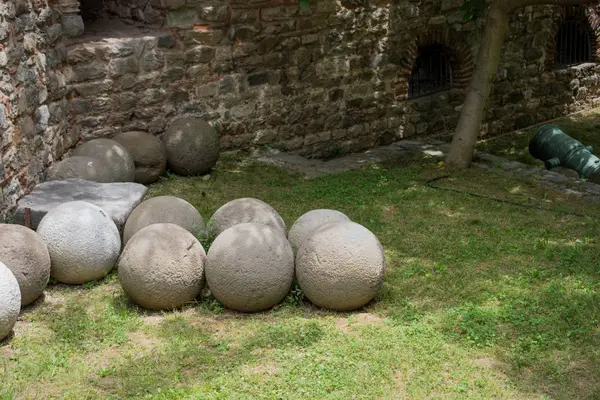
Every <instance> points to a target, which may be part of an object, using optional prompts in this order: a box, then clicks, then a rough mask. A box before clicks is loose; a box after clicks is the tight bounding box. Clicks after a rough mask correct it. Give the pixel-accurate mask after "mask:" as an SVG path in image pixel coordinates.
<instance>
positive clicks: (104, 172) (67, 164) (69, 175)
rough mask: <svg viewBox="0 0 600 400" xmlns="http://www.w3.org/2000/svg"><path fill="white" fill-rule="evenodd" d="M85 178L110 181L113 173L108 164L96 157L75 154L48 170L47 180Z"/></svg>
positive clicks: (104, 181) (87, 179)
mask: <svg viewBox="0 0 600 400" xmlns="http://www.w3.org/2000/svg"><path fill="white" fill-rule="evenodd" d="M66 179H84V180H86V181H92V182H100V183H108V182H111V180H112V175H111V172H110V170H109V169H108V166H107V165H106V164H104V163H103V162H101V161H99V160H98V159H96V158H92V157H84V156H73V157H69V158H65V159H64V160H62V161H59V162H57V163H56V164H54V165H53V166H52V167H50V169H49V170H48V173H47V175H46V180H47V181H64V180H66Z"/></svg>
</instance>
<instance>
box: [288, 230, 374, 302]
mask: <svg viewBox="0 0 600 400" xmlns="http://www.w3.org/2000/svg"><path fill="white" fill-rule="evenodd" d="M384 273H385V255H384V251H383V246H382V245H381V243H380V242H379V240H378V239H377V237H375V235H374V234H373V233H372V232H371V231H369V230H368V229H367V228H365V227H363V226H362V225H359V224H357V223H355V222H351V221H347V222H337V223H329V224H327V225H324V226H322V227H320V228H318V229H317V230H316V231H315V233H314V234H313V235H311V236H310V237H309V238H308V239H306V240H305V241H304V243H303V244H302V245H301V246H300V249H299V250H298V254H297V255H296V278H297V279H298V284H299V285H300V288H301V289H302V291H303V292H304V294H305V295H306V297H307V298H308V299H309V300H310V301H311V302H312V303H313V304H315V305H317V306H319V307H323V308H327V309H330V310H337V311H350V310H355V309H357V308H360V307H362V306H364V305H365V304H367V303H368V302H369V301H371V300H372V299H373V298H374V297H375V295H376V294H377V292H378V291H379V288H380V287H381V285H382V284H383V276H384Z"/></svg>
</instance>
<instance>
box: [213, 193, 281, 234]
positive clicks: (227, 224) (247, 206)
mask: <svg viewBox="0 0 600 400" xmlns="http://www.w3.org/2000/svg"><path fill="white" fill-rule="evenodd" d="M245 222H256V223H259V224H263V225H267V226H270V227H271V228H273V229H275V230H276V231H278V232H280V233H281V234H282V235H283V236H287V230H286V226H285V222H284V221H283V218H281V216H280V215H279V213H278V212H277V211H275V209H274V208H273V207H271V206H270V205H268V204H267V203H265V202H264V201H262V200H258V199H253V198H243V199H236V200H232V201H230V202H229V203H227V204H225V205H223V206H221V208H219V209H218V210H217V211H215V213H214V214H213V216H212V217H211V219H210V221H209V223H208V225H209V226H210V230H211V234H213V235H215V236H216V235H219V234H220V233H221V232H223V231H225V230H226V229H228V228H231V227H232V226H235V225H237V224H242V223H245Z"/></svg>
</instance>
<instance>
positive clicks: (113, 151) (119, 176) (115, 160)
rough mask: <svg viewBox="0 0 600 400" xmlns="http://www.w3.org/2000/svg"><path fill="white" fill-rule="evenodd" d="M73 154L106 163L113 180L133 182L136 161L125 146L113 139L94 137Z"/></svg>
mask: <svg viewBox="0 0 600 400" xmlns="http://www.w3.org/2000/svg"><path fill="white" fill-rule="evenodd" d="M72 155H73V156H82V157H92V158H95V159H97V160H98V161H100V162H101V163H103V164H105V165H106V167H107V168H108V170H109V171H110V177H111V182H133V178H134V177H135V163H134V162H133V157H132V156H131V154H129V152H128V151H127V150H125V148H124V147H123V146H121V145H120V144H119V143H117V142H115V141H114V140H111V139H94V140H90V141H89V142H85V143H83V144H82V145H81V146H79V147H77V148H76V149H75V150H74V151H73V154H72Z"/></svg>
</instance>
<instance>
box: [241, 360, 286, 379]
mask: <svg viewBox="0 0 600 400" xmlns="http://www.w3.org/2000/svg"><path fill="white" fill-rule="evenodd" d="M245 370H246V372H247V373H249V374H251V375H260V376H261V377H263V378H266V377H269V376H273V375H275V374H276V373H277V371H279V368H277V366H276V365H275V364H272V363H268V364H261V365H255V366H254V367H251V368H250V367H247V368H245Z"/></svg>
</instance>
